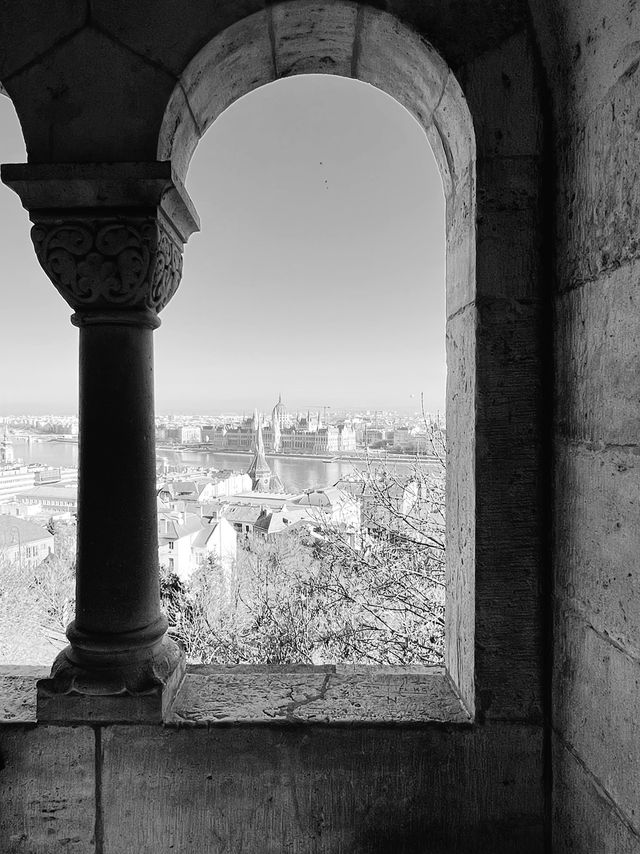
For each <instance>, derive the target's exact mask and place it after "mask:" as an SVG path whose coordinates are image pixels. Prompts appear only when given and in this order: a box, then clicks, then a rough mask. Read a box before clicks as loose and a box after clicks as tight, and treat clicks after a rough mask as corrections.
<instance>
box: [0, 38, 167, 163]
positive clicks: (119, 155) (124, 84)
mask: <svg viewBox="0 0 640 854" xmlns="http://www.w3.org/2000/svg"><path fill="white" fill-rule="evenodd" d="M132 81H135V85H132ZM3 82H4V85H5V88H6V89H7V92H8V93H9V96H10V97H11V99H12V100H13V102H14V105H15V108H16V112H17V113H18V118H19V119H20V124H21V125H22V132H23V134H24V138H25V143H26V147H27V154H28V157H29V160H30V161H31V162H36V163H42V162H51V161H53V162H63V163H69V162H71V163H73V162H84V163H86V162H94V163H95V162H102V161H118V160H119V161H135V160H153V159H154V157H155V153H156V149H157V141H158V133H159V129H160V124H161V120H162V112H163V110H164V107H165V105H166V104H167V102H168V100H169V98H170V96H171V92H172V89H173V87H174V85H175V80H174V79H173V78H172V77H171V76H170V75H169V74H167V73H166V72H165V71H162V70H161V69H159V68H157V67H153V66H151V65H149V64H148V63H146V62H145V61H144V60H142V59H140V58H138V57H137V56H135V55H134V54H132V53H131V52H130V51H128V50H126V49H125V48H123V47H120V46H118V45H116V44H114V43H113V42H112V41H111V40H109V39H108V38H107V37H106V36H104V35H103V34H102V33H99V32H96V31H95V30H90V29H84V30H82V31H80V32H79V33H77V34H76V35H74V36H73V37H72V38H71V39H69V40H68V41H65V42H64V43H63V44H61V45H58V46H57V47H56V48H55V49H54V50H52V51H50V52H49V53H48V54H46V55H45V57H44V58H43V59H42V60H41V61H40V62H37V63H35V64H33V65H29V66H27V67H26V68H25V69H23V70H22V71H20V72H18V73H17V74H14V75H13V76H12V77H11V78H9V79H6V80H4V81H3Z"/></svg>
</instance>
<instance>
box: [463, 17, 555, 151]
mask: <svg viewBox="0 0 640 854" xmlns="http://www.w3.org/2000/svg"><path fill="white" fill-rule="evenodd" d="M536 74H537V70H536V59H535V56H534V54H533V49H532V45H531V37H530V35H529V34H528V33H527V32H520V33H517V34H516V35H514V36H512V37H511V38H510V39H509V40H508V41H507V42H505V43H504V44H503V45H502V46H501V49H500V50H498V51H491V52H490V53H484V54H483V55H482V56H480V57H478V58H477V59H475V60H473V61H472V62H470V63H468V64H467V65H465V66H463V67H462V68H460V69H459V71H458V74H457V76H458V79H459V81H460V84H461V85H462V87H463V89H464V92H465V95H466V97H467V101H468V103H469V109H470V110H471V113H472V115H473V117H474V127H475V134H476V144H477V146H478V150H482V154H483V157H523V156H529V157H531V156H534V157H535V156H537V155H539V154H540V149H541V143H542V116H541V111H540V103H539V101H540V93H539V92H538V90H537V87H536V86H535V83H534V81H535V77H536Z"/></svg>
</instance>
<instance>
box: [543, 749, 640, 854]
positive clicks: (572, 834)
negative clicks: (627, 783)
mask: <svg viewBox="0 0 640 854" xmlns="http://www.w3.org/2000/svg"><path fill="white" fill-rule="evenodd" d="M553 768H554V790H555V798H554V808H553V851H554V852H558V854H564V852H579V854H582V852H584V854H590V852H595V851H597V852H598V854H638V852H639V851H640V836H638V834H637V833H636V832H635V831H634V829H633V827H631V826H630V825H629V823H628V821H627V820H626V816H624V815H623V814H621V813H620V811H619V809H618V808H617V806H616V804H615V802H614V801H612V800H611V798H610V796H609V794H608V793H607V792H606V791H605V790H604V789H603V788H602V786H601V785H600V783H599V781H598V780H597V779H595V778H594V777H593V775H592V774H591V773H590V772H589V771H588V770H587V768H586V767H585V766H584V764H583V763H582V762H581V760H579V759H578V757H577V756H576V755H575V753H573V752H572V751H570V750H569V749H568V748H567V746H566V745H565V744H563V743H562V742H561V741H560V739H558V737H557V736H555V737H554V739H553Z"/></svg>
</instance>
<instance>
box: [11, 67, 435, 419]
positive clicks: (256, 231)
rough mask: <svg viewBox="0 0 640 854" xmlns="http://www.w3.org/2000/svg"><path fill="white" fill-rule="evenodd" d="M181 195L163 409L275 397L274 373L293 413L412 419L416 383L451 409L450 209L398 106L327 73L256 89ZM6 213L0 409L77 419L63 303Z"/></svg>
mask: <svg viewBox="0 0 640 854" xmlns="http://www.w3.org/2000/svg"><path fill="white" fill-rule="evenodd" d="M12 112H13V110H12V107H11V104H10V102H9V101H8V99H2V103H1V104H0V120H1V121H2V127H3V142H2V158H3V162H10V161H13V162H20V161H24V159H25V154H24V146H23V143H22V140H21V137H20V132H19V128H18V124H17V119H16V117H15V115H12ZM415 174H420V175H422V176H423V178H424V181H423V182H422V181H418V182H416V181H415ZM188 189H189V191H190V193H191V195H192V197H193V200H194V203H195V205H196V208H197V209H198V211H199V213H200V216H201V219H202V232H201V234H199V235H194V237H193V238H192V240H191V241H190V243H189V244H188V246H187V247H186V251H185V261H184V274H183V279H182V285H181V287H180V289H179V291H178V293H177V294H176V296H175V297H174V299H173V301H172V302H171V303H170V304H169V306H168V307H167V308H166V309H165V311H164V312H163V314H162V319H163V326H162V327H161V328H160V329H159V330H158V332H157V333H156V407H157V410H158V412H160V413H163V412H192V413H193V414H200V413H206V412H211V411H212V410H213V409H214V408H215V410H217V411H219V412H223V411H228V410H236V411H237V410H240V411H242V410H243V409H246V408H247V403H248V401H258V405H261V404H260V403H259V401H260V400H261V399H264V404H265V406H267V405H268V401H269V400H270V398H271V394H272V393H271V391H270V388H271V387H272V383H273V379H274V375H275V376H278V377H280V376H282V380H279V381H278V382H279V386H278V387H279V389H280V390H281V391H282V395H283V398H286V399H287V400H288V401H289V402H290V406H291V407H292V408H306V407H307V405H308V404H307V403H306V401H308V400H310V399H311V400H312V401H313V402H315V403H317V405H318V406H324V405H325V404H328V405H330V406H332V408H335V409H341V408H344V407H345V406H349V407H350V408H358V409H363V410H364V409H371V410H374V409H379V408H383V407H384V408H396V409H402V410H403V411H404V410H406V411H410V410H412V409H413V408H414V407H413V405H412V404H413V401H418V400H419V396H420V392H424V395H425V407H426V408H427V410H429V411H436V410H440V411H443V409H444V378H445V367H444V201H443V197H442V187H441V183H440V177H439V174H438V172H437V167H436V165H435V161H434V158H433V155H432V153H431V151H430V148H429V145H428V142H427V140H426V138H425V136H424V134H423V132H422V130H421V129H420V128H419V127H418V125H417V124H416V123H415V122H414V120H413V119H412V118H411V116H410V115H409V114H408V113H407V112H406V111H405V110H404V109H403V108H402V107H400V105H398V104H397V103H396V102H395V101H393V100H392V99H390V98H388V97H387V96H386V95H384V94H383V93H381V92H379V91H378V90H375V89H373V88H372V87H370V86H367V85H365V84H359V83H357V82H355V81H345V80H342V79H339V78H332V77H307V78H302V77H300V78H295V79H292V80H285V81H280V82H278V83H276V84H273V85H271V86H268V87H264V88H263V89H261V90H259V91H257V92H254V93H252V94H251V95H249V96H246V97H245V98H243V99H241V100H240V101H239V102H237V103H236V104H234V105H233V106H232V107H231V108H230V109H229V110H228V111H226V112H225V113H224V114H223V115H222V116H221V117H220V118H219V119H218V120H217V121H216V123H215V124H214V126H213V127H212V129H211V130H210V131H209V133H208V134H207V136H206V137H205V138H204V139H203V141H202V143H201V144H200V146H199V148H198V150H197V151H196V154H195V157H194V160H193V162H192V166H191V170H190V173H189V176H188ZM0 216H1V218H2V222H3V229H2V247H1V248H2V251H3V259H4V260H5V269H6V275H7V277H8V280H9V281H11V280H13V281H15V282H18V283H19V285H15V286H12V287H11V288H5V291H4V309H5V310H4V312H3V314H5V315H6V317H7V318H13V322H11V323H5V333H4V334H3V336H2V341H1V342H0V363H1V364H2V366H3V368H2V373H3V380H2V384H1V388H0V413H6V414H9V413H15V412H33V413H36V412H42V413H45V412H47V413H48V412H51V413H60V414H62V413H67V412H74V411H75V410H76V409H77V402H76V400H77V381H74V380H71V379H70V378H72V377H73V378H75V377H76V375H77V367H76V366H77V330H75V329H74V328H73V327H71V326H70V324H69V322H68V317H69V315H70V313H71V311H70V309H69V308H68V306H67V305H66V304H65V303H64V301H63V300H62V299H61V297H60V296H59V295H58V294H57V293H56V291H55V289H54V288H53V286H52V285H51V284H50V283H49V282H48V280H47V279H46V277H45V276H44V274H43V272H42V271H41V269H40V268H39V266H38V263H37V261H36V258H35V253H34V252H33V249H32V247H31V244H30V240H29V228H30V224H29V223H28V218H27V215H26V212H25V211H24V210H22V208H21V207H20V203H19V200H18V198H17V196H15V195H14V194H13V193H12V192H11V191H10V190H9V189H8V188H6V187H3V188H2V193H1V198H0ZM34 307H35V308H34ZM26 336H28V339H27V338H26ZM25 340H28V344H27V345H26V346H25ZM58 378H63V379H62V382H61V381H60V380H59V379H58ZM62 383H64V384H62ZM203 383H206V386H208V388H206V386H205V388H206V392H205V393H203V391H204V389H203ZM412 395H413V397H412ZM212 403H214V404H215V407H212ZM415 408H416V409H417V408H418V407H417V405H416V407H415Z"/></svg>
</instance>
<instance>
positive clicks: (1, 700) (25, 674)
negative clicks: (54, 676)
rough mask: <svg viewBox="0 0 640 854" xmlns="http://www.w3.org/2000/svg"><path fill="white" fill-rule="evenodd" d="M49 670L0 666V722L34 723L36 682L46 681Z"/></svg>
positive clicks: (18, 665)
mask: <svg viewBox="0 0 640 854" xmlns="http://www.w3.org/2000/svg"><path fill="white" fill-rule="evenodd" d="M50 669H51V668H49V667H37V666H29V665H24V664H16V665H11V664H2V665H0V722H2V723H27V722H31V721H33V722H35V720H36V682H37V680H38V679H46V677H47V676H48V675H49V671H50Z"/></svg>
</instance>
